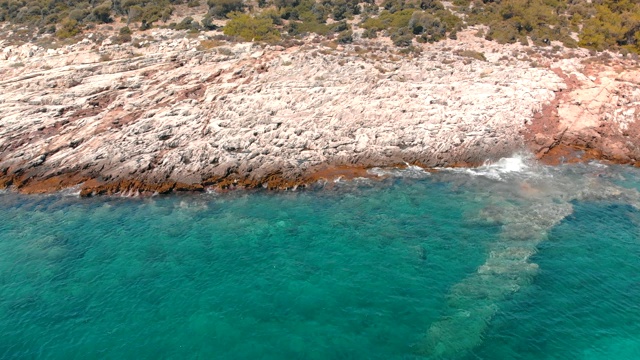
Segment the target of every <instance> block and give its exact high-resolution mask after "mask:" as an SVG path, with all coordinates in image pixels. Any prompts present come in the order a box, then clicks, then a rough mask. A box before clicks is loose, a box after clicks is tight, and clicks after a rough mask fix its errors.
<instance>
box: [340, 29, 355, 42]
mask: <svg viewBox="0 0 640 360" xmlns="http://www.w3.org/2000/svg"><path fill="white" fill-rule="evenodd" d="M336 41H337V42H339V43H341V44H349V43H352V42H353V31H351V30H345V31H342V32H341V33H339V34H338V38H337V39H336Z"/></svg>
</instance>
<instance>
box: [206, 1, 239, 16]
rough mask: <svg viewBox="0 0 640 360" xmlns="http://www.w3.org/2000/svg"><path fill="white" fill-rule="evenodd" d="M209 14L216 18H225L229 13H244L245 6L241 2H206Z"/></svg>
mask: <svg viewBox="0 0 640 360" xmlns="http://www.w3.org/2000/svg"><path fill="white" fill-rule="evenodd" d="M207 5H209V14H210V15H212V16H214V17H217V18H225V17H227V16H228V15H229V14H230V13H231V12H234V11H236V12H241V11H244V8H245V5H244V2H243V1H242V0H207Z"/></svg>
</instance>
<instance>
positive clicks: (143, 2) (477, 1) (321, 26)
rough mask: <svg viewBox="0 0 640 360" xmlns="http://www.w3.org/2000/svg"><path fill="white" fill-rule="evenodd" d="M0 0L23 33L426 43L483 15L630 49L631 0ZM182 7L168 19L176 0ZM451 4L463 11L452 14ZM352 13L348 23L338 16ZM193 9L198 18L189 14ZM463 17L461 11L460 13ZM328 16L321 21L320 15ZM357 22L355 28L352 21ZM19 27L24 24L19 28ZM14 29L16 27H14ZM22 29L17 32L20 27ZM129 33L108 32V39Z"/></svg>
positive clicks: (634, 28)
mask: <svg viewBox="0 0 640 360" xmlns="http://www.w3.org/2000/svg"><path fill="white" fill-rule="evenodd" d="M201 4H204V2H203V1H200V0H92V1H80V2H69V1H63V0H0V22H9V23H13V24H17V25H23V26H25V27H24V28H25V29H27V30H26V31H30V32H31V34H39V35H45V34H55V36H56V37H57V38H59V39H71V38H74V37H75V36H77V35H78V34H80V33H81V32H82V31H83V30H88V29H92V28H95V26H96V24H109V23H113V22H115V21H116V20H119V21H121V22H123V23H125V24H126V28H127V29H130V30H132V31H144V30H146V29H149V28H152V27H156V26H166V27H169V28H173V29H176V30H186V31H188V32H191V33H198V32H200V31H203V30H215V29H217V27H218V26H216V24H215V21H216V20H214V19H218V20H227V25H226V26H225V27H224V29H223V31H224V33H225V34H228V35H230V36H233V37H235V38H236V39H240V40H244V41H251V40H256V41H276V40H278V39H282V38H284V39H283V40H284V41H283V42H286V43H288V42H290V41H291V39H292V38H299V37H301V36H304V35H306V34H310V33H315V34H318V35H321V36H326V37H327V38H328V39H334V40H335V41H336V42H338V43H350V42H352V41H354V40H357V38H358V37H357V36H356V35H355V34H356V33H360V34H361V37H362V38H369V39H372V38H376V37H379V36H385V37H389V38H391V40H392V41H393V43H394V44H396V45H397V46H399V47H409V46H412V45H415V43H416V42H418V43H432V42H437V41H440V40H443V39H446V38H451V39H455V38H456V37H457V33H458V32H459V31H460V30H461V29H463V28H465V27H467V26H471V25H485V26H486V29H487V30H486V31H484V30H480V31H479V32H478V36H481V37H484V38H485V39H487V40H493V41H497V42H499V43H515V42H520V43H522V44H525V45H527V44H528V45H539V46H551V45H553V44H552V42H554V41H557V42H561V43H562V44H564V45H565V46H568V47H575V46H582V47H586V48H590V49H593V50H597V51H601V50H607V49H608V50H615V51H621V52H623V53H625V54H626V53H629V52H632V53H640V3H639V2H638V1H636V0H454V1H452V2H450V3H449V5H448V6H445V5H443V3H442V2H441V1H440V0H384V1H383V2H382V3H380V2H377V3H376V2H375V1H374V0H207V2H206V5H207V6H208V10H207V13H206V14H202V15H200V16H198V17H196V16H195V15H194V12H195V11H199V10H197V9H201ZM178 5H180V6H183V8H184V9H193V10H190V11H191V12H190V13H189V14H192V15H194V16H193V17H191V16H187V17H185V18H183V19H182V20H173V21H175V22H172V23H171V24H169V23H168V22H169V20H170V18H171V16H172V14H173V13H174V8H175V7H176V6H178ZM460 14H463V15H464V16H463V17H462V18H461V17H460V16H458V15H460ZM356 15H359V16H360V21H359V22H358V23H354V22H352V21H350V22H349V24H354V25H353V28H352V27H351V26H350V25H348V23H347V22H346V20H350V19H353V18H354V16H356ZM194 18H195V19H201V20H199V21H196V20H194ZM463 19H464V20H463ZM329 20H330V21H329ZM356 30H359V31H356ZM21 31H25V30H21ZM14 33H15V34H16V36H17V34H18V31H16V32H14ZM21 36H22V35H21ZM130 37H131V34H122V33H121V34H118V35H117V38H116V39H114V40H115V42H116V43H123V42H128V41H131V40H130Z"/></svg>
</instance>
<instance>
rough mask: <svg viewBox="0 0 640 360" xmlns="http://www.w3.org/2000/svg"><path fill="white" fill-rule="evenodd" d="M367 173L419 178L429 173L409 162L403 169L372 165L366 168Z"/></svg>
mask: <svg viewBox="0 0 640 360" xmlns="http://www.w3.org/2000/svg"><path fill="white" fill-rule="evenodd" d="M367 173H369V174H371V175H375V176H379V177H382V176H392V177H406V178H412V179H421V178H424V177H427V176H429V175H430V174H429V173H428V172H427V171H425V170H424V169H423V168H421V167H419V166H415V165H409V164H407V167H406V168H404V169H398V168H379V167H374V168H371V169H369V170H367Z"/></svg>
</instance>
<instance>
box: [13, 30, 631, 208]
mask: <svg viewBox="0 0 640 360" xmlns="http://www.w3.org/2000/svg"><path fill="white" fill-rule="evenodd" d="M475 32H476V29H469V30H466V31H464V32H461V33H459V34H458V39H456V40H446V41H441V42H438V43H435V44H424V45H420V47H419V48H417V51H416V50H414V51H411V52H406V51H405V52H402V51H399V50H398V49H394V48H393V46H391V44H390V43H389V42H388V40H387V41H385V40H384V39H376V40H364V39H363V40H360V41H357V42H354V43H353V44H348V45H338V44H337V43H335V42H331V41H327V40H324V39H321V38H314V37H313V36H312V37H308V38H306V39H304V40H303V41H299V42H297V43H295V44H292V45H290V46H287V47H285V46H276V45H262V44H257V43H228V42H225V41H218V40H212V39H213V38H212V37H209V36H208V35H207V34H201V35H198V36H197V37H196V36H194V37H190V36H188V35H187V34H186V33H185V32H179V31H173V30H167V29H160V30H155V31H153V32H151V33H150V34H147V35H145V37H144V38H140V39H136V40H137V41H135V44H137V46H134V45H132V44H130V43H127V44H113V43H111V42H110V41H109V40H99V39H97V38H96V37H94V36H92V35H91V34H87V36H86V38H85V39H84V40H82V41H81V42H79V43H77V44H73V45H67V46H65V47H61V48H58V49H45V48H44V47H42V46H38V45H35V44H30V43H27V44H22V45H8V44H5V43H2V44H0V74H1V75H2V76H1V77H0V78H1V80H0V188H10V189H13V190H16V191H18V192H23V193H46V192H53V191H59V190H62V189H65V188H69V187H74V186H76V187H78V188H79V190H80V192H81V195H83V196H90V195H97V194H140V193H168V192H172V191H202V190H204V189H206V188H239V187H240V188H242V187H244V188H256V187H265V188H268V189H290V188H295V187H298V186H304V185H305V184H309V183H313V182H316V181H318V180H319V179H333V178H337V177H344V178H353V177H358V176H367V172H366V169H367V168H370V167H387V166H406V165H417V166H421V167H423V168H435V167H447V166H475V165H478V164H482V163H483V162H485V161H492V160H497V159H499V158H500V157H505V156H509V155H511V154H513V153H515V152H518V151H523V150H524V149H526V150H527V151H531V152H532V153H533V154H535V155H536V157H538V158H539V159H541V160H542V161H547V162H550V163H562V162H571V161H584V160H590V159H599V160H604V161H611V162H615V163H625V164H634V165H637V164H638V160H640V126H639V125H638V122H637V118H638V116H639V115H638V104H640V89H639V85H638V84H640V71H639V70H638V64H637V61H636V60H635V59H634V58H632V57H630V56H624V57H623V56H622V55H619V54H615V53H608V52H604V53H590V52H589V51H587V50H584V49H569V48H565V47H562V46H560V45H558V44H550V45H549V46H547V47H524V46H522V45H519V44H512V45H500V44H497V43H494V42H489V41H486V40H484V39H482V38H478V37H476V36H475V35H474V34H475Z"/></svg>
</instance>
